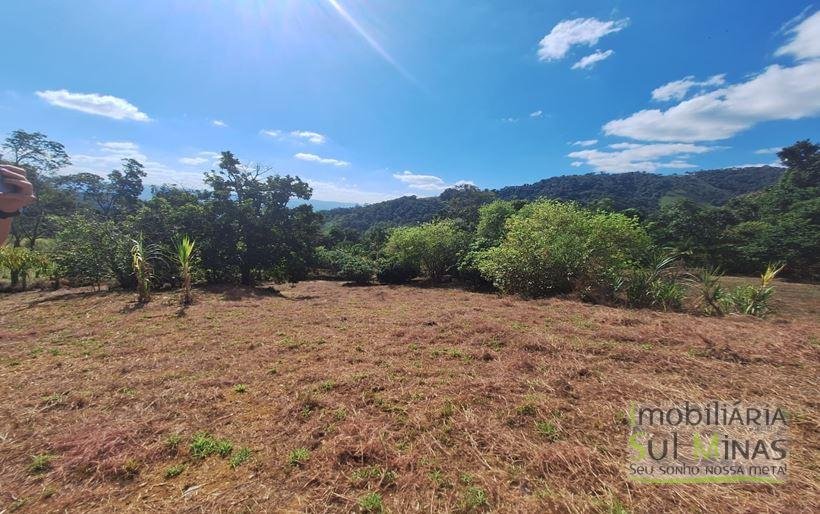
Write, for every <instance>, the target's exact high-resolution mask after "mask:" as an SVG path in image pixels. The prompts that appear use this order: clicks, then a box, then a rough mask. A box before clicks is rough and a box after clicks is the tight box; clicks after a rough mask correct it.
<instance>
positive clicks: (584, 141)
mask: <svg viewBox="0 0 820 514" xmlns="http://www.w3.org/2000/svg"><path fill="white" fill-rule="evenodd" d="M596 144H598V140H597V139H582V140H581V141H575V142H573V143H572V146H592V145H596Z"/></svg>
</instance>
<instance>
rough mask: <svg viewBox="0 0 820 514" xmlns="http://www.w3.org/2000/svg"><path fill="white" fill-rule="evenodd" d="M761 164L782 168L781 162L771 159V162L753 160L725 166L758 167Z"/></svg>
mask: <svg viewBox="0 0 820 514" xmlns="http://www.w3.org/2000/svg"><path fill="white" fill-rule="evenodd" d="M761 166H771V167H773V168H783V167H784V166H783V164H782V163H781V162H780V161H773V162H753V163H749V164H733V165H732V166H726V167H727V168H759V167H761Z"/></svg>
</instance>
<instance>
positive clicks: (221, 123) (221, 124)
mask: <svg viewBox="0 0 820 514" xmlns="http://www.w3.org/2000/svg"><path fill="white" fill-rule="evenodd" d="M211 125H213V126H214V127H219V128H224V127H227V126H228V124H227V123H225V122H224V121H222V120H211Z"/></svg>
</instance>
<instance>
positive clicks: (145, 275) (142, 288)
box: [131, 235, 161, 303]
mask: <svg viewBox="0 0 820 514" xmlns="http://www.w3.org/2000/svg"><path fill="white" fill-rule="evenodd" d="M160 258H161V253H160V249H159V247H158V246H157V245H152V244H149V245H147V244H145V241H144V240H143V238H142V235H140V237H139V238H138V239H132V240H131V268H132V269H133V271H134V277H135V278H136V279H137V302H139V303H148V302H150V301H151V278H152V277H153V272H154V266H153V261H155V260H158V259H160Z"/></svg>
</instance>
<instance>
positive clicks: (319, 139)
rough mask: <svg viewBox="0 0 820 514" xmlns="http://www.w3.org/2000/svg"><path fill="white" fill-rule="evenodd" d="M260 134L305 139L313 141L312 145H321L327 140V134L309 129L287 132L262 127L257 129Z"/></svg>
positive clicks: (276, 137) (279, 137) (277, 137)
mask: <svg viewBox="0 0 820 514" xmlns="http://www.w3.org/2000/svg"><path fill="white" fill-rule="evenodd" d="M259 133H260V134H262V135H263V136H267V137H270V138H273V139H282V140H284V139H291V140H297V141H298V140H302V141H307V142H309V143H313V144H314V145H321V144H324V143H325V142H326V141H327V136H325V135H324V134H320V133H318V132H311V131H309V130H292V131H290V132H288V133H285V132H283V131H282V130H279V129H262V130H260V131H259Z"/></svg>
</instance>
